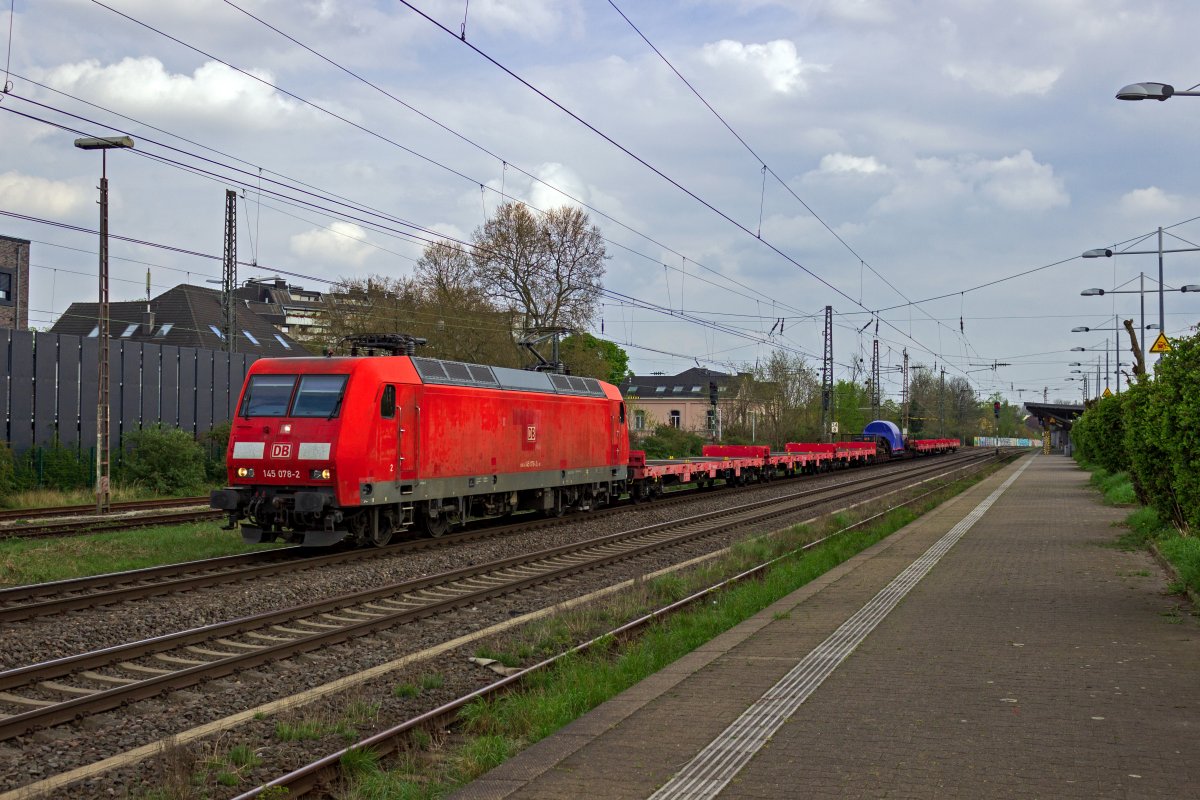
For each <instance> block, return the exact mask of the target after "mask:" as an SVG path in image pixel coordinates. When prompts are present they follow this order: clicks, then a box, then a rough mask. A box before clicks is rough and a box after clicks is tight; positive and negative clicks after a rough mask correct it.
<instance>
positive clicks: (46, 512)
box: [0, 497, 208, 521]
mask: <svg viewBox="0 0 1200 800" xmlns="http://www.w3.org/2000/svg"><path fill="white" fill-rule="evenodd" d="M207 504H208V498H207V497H173V498H168V499H165V500H163V499H158V500H125V501H122V502H120V503H113V504H112V506H111V508H112V510H113V511H114V512H120V511H139V510H141V509H147V508H148V509H155V508H177V507H180V506H199V505H207ZM95 513H96V504H95V503H88V504H86V505H75V506H42V507H39V508H6V509H2V510H0V521H7V520H14V519H15V520H22V519H37V518H39V517H75V516H79V515H81V514H95Z"/></svg>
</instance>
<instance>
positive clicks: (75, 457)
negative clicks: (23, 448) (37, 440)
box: [39, 439, 96, 491]
mask: <svg viewBox="0 0 1200 800" xmlns="http://www.w3.org/2000/svg"><path fill="white" fill-rule="evenodd" d="M39 449H40V451H41V452H40V456H41V462H42V463H41V467H42V468H41V486H42V487H43V488H46V489H59V490H61V491H70V490H71V489H86V488H87V487H89V486H91V485H92V484H93V483H94V482H95V475H96V465H95V461H94V460H93V459H92V455H91V451H90V450H89V451H87V452H81V451H80V450H79V449H78V448H75V447H63V446H62V445H61V444H59V442H58V440H57V439H56V440H54V442H53V443H52V444H51V445H50V446H49V447H43V448H39Z"/></svg>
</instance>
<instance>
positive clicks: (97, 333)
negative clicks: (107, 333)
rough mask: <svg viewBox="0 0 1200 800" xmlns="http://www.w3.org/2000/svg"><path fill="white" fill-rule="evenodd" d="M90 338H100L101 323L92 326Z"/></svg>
mask: <svg viewBox="0 0 1200 800" xmlns="http://www.w3.org/2000/svg"><path fill="white" fill-rule="evenodd" d="M88 338H89V339H99V338H100V326H99V325H97V326H96V327H94V328H92V332H91V333H89V334H88Z"/></svg>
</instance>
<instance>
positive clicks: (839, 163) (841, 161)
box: [817, 153, 888, 175]
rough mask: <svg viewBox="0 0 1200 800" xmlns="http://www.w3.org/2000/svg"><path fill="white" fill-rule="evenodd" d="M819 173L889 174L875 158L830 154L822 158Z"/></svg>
mask: <svg viewBox="0 0 1200 800" xmlns="http://www.w3.org/2000/svg"><path fill="white" fill-rule="evenodd" d="M817 171H818V172H824V173H828V174H833V175H846V174H859V175H878V174H880V173H884V172H887V171H888V168H887V166H885V165H884V164H881V163H879V161H878V160H877V159H876V158H875V156H866V157H863V156H852V155H848V154H846V153H830V154H829V155H826V156H822V157H821V164H820V166H819V167H818V168H817Z"/></svg>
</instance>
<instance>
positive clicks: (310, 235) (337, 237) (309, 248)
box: [288, 222, 375, 267]
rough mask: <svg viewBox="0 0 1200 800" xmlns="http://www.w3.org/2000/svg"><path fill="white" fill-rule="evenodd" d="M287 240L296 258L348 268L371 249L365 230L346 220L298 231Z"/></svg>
mask: <svg viewBox="0 0 1200 800" xmlns="http://www.w3.org/2000/svg"><path fill="white" fill-rule="evenodd" d="M288 243H289V245H290V247H291V250H292V252H293V253H294V254H296V255H297V256H299V257H300V258H303V259H306V260H312V261H317V262H324V263H327V264H340V265H343V266H349V267H361V266H362V265H363V262H364V261H366V260H367V258H368V257H370V255H371V253H373V252H374V251H375V248H374V247H372V246H371V244H370V243H369V240H368V239H367V232H366V231H365V230H363V229H362V228H361V227H360V226H358V225H355V224H353V223H350V222H334V223H331V224H330V226H329V227H328V228H317V229H314V230H311V231H305V232H304V233H298V234H296V235H295V236H292V237H291V239H289V240H288Z"/></svg>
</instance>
